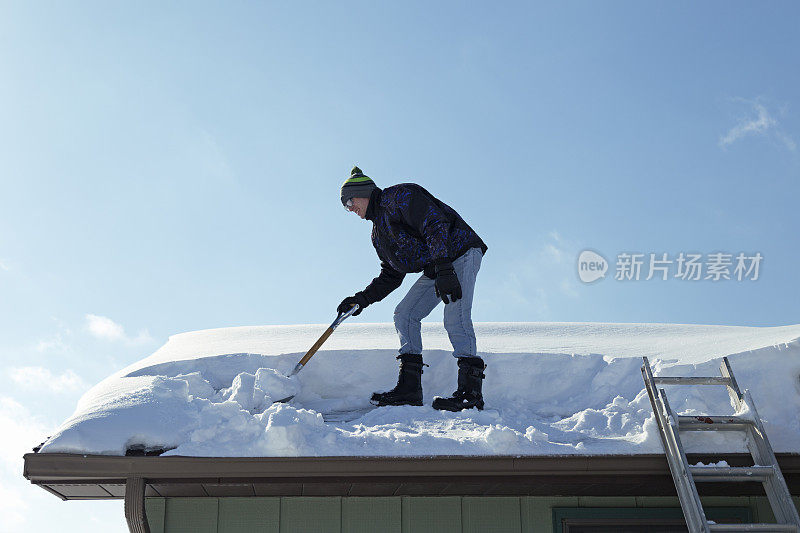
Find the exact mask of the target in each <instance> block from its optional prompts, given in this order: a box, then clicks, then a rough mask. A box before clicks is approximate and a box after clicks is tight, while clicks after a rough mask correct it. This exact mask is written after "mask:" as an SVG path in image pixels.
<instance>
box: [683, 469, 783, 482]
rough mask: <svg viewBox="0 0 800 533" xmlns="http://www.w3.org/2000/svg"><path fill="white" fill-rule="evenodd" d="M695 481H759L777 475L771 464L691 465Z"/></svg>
mask: <svg viewBox="0 0 800 533" xmlns="http://www.w3.org/2000/svg"><path fill="white" fill-rule="evenodd" d="M689 472H691V474H692V477H693V478H694V480H695V481H758V482H764V481H766V480H767V479H769V478H770V477H771V476H773V475H775V469H774V468H772V467H771V466H759V465H756V466H690V467H689Z"/></svg>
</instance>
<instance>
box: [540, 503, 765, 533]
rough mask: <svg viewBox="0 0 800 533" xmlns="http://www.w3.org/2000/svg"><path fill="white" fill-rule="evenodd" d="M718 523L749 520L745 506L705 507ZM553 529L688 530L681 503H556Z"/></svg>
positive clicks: (589, 532) (557, 532) (602, 532)
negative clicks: (631, 504) (562, 504)
mask: <svg viewBox="0 0 800 533" xmlns="http://www.w3.org/2000/svg"><path fill="white" fill-rule="evenodd" d="M705 513H706V517H707V518H708V519H709V520H713V521H715V522H717V523H719V524H742V523H745V524H746V523H750V522H752V516H751V512H750V509H749V508H747V507H708V508H706V509H705ZM553 532H554V533H687V532H688V529H687V527H686V521H685V520H684V518H683V512H682V511H681V509H680V507H677V508H676V507H556V508H554V509H553Z"/></svg>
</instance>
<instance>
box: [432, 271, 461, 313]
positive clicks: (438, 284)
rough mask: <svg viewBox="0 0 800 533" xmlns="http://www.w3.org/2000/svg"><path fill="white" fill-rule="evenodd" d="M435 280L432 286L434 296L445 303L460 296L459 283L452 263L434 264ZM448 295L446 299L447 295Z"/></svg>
mask: <svg viewBox="0 0 800 533" xmlns="http://www.w3.org/2000/svg"><path fill="white" fill-rule="evenodd" d="M435 271H436V281H435V284H434V288H435V290H436V296H438V297H439V298H441V299H442V301H443V302H444V303H445V304H448V303H450V302H455V301H456V300H458V299H459V298H461V283H459V282H458V276H456V271H455V270H453V263H442V264H441V265H436V267H435ZM448 296H449V297H450V300H449V301H448V299H447V297H448Z"/></svg>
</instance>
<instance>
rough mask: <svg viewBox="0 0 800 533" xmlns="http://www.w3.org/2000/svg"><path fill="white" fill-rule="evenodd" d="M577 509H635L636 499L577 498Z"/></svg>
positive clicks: (629, 497)
mask: <svg viewBox="0 0 800 533" xmlns="http://www.w3.org/2000/svg"><path fill="white" fill-rule="evenodd" d="M578 507H636V497H635V496H578Z"/></svg>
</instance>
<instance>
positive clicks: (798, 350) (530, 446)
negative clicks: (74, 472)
mask: <svg viewBox="0 0 800 533" xmlns="http://www.w3.org/2000/svg"><path fill="white" fill-rule="evenodd" d="M325 327H326V326H324V325H322V326H319V325H308V326H263V327H239V328H225V329H215V330H207V331H198V332H192V333H184V334H180V335H175V336H173V337H171V338H170V339H169V342H167V344H166V345H164V346H163V347H162V348H160V349H159V350H158V351H157V352H156V353H155V354H153V355H152V356H150V357H148V358H146V359H144V360H142V361H140V362H138V363H136V364H134V365H131V366H130V367H128V368H126V369H124V370H122V371H120V372H118V373H117V374H115V375H113V376H110V377H109V378H107V379H105V380H104V381H102V382H101V383H99V384H98V385H96V386H95V387H93V388H92V389H91V390H89V391H88V392H87V393H86V394H85V395H84V396H83V398H81V400H80V402H79V403H78V407H77V409H76V411H75V413H74V414H73V415H72V417H71V418H69V419H68V420H67V421H66V422H65V423H64V424H63V425H62V426H61V427H60V428H59V429H58V430H57V431H56V433H55V434H54V435H53V436H52V437H50V438H49V439H48V440H47V441H46V443H45V444H44V446H43V447H42V448H41V452H42V453H57V452H67V453H87V454H89V453H90V454H107V455H123V454H125V453H126V450H128V449H131V448H133V449H139V450H153V449H169V450H170V451H168V452H167V453H166V455H190V456H333V455H340V456H341V455H347V456H365V455H386V456H388V455H406V456H411V455H485V454H500V455H509V454H510V455H543V454H592V455H600V454H639V453H662V448H661V443H660V440H659V436H658V429H657V426H656V423H655V420H654V418H653V414H652V411H651V407H650V402H649V399H648V397H647V394H646V392H645V391H644V384H643V381H642V376H641V372H640V366H641V363H642V360H641V357H642V356H648V357H649V358H650V361H651V364H653V369H654V371H655V374H656V375H673V376H675V375H695V376H698V375H719V371H718V367H719V362H720V360H721V358H722V357H723V356H726V355H727V356H729V359H730V361H731V365H732V367H733V370H734V373H735V375H736V378H737V380H738V382H739V385H740V387H742V388H743V389H745V388H749V389H750V390H751V392H752V394H753V398H754V400H755V403H756V406H757V408H758V410H759V412H760V414H761V416H762V418H763V419H764V422H765V425H766V428H767V432H768V434H769V437H770V439H771V440H772V444H773V447H774V448H775V451H776V452H795V453H797V452H800V418H799V417H798V416H797V413H798V412H800V381H798V377H799V376H800V340H798V339H800V325H795V326H782V327H773V328H751V327H730V326H699V325H676V324H596V323H486V324H476V331H477V334H478V348H479V350H480V355H481V356H483V358H484V360H485V361H486V363H487V364H488V368H487V370H486V380H485V384H484V397H485V400H486V409H485V410H484V411H475V410H470V411H464V412H461V413H449V412H440V411H436V410H434V409H433V408H431V407H430V404H431V401H432V399H433V397H434V396H435V395H449V394H450V393H451V392H452V391H453V390H454V389H455V384H456V373H457V367H456V361H455V359H454V358H453V357H452V355H451V354H450V346H449V342H448V341H447V335H446V333H445V332H444V331H443V329H442V328H441V326H440V325H433V324H425V325H424V326H423V339H424V341H425V343H426V351H425V353H424V357H425V362H426V363H428V364H429V365H430V367H429V368H425V373H424V375H423V388H424V393H425V404H426V405H425V406H423V407H410V406H403V407H381V408H378V409H375V410H372V411H369V412H366V413H365V414H362V415H360V416H358V417H357V418H355V419H354V420H351V421H349V422H325V421H324V420H323V416H322V413H328V414H329V413H331V412H335V411H352V410H356V409H359V408H366V407H368V406H369V403H368V399H369V397H370V395H371V393H372V392H373V391H375V390H386V389H389V388H391V387H392V386H393V385H394V383H395V382H396V378H397V362H396V361H395V359H394V357H395V355H396V348H397V346H398V341H397V338H396V334H395V331H394V327H393V326H392V325H391V324H343V325H342V326H340V327H339V329H337V330H336V332H335V333H334V334H333V336H332V337H331V338H330V339H329V340H328V341H327V343H326V344H325V345H324V347H323V348H324V349H322V350H320V351H319V352H318V353H317V354H316V355H315V356H314V358H313V359H311V361H310V362H309V364H308V365H307V366H306V367H305V369H304V370H303V371H302V372H300V373H299V374H298V375H297V376H296V377H295V378H292V380H290V381H289V380H287V379H286V378H285V377H283V376H284V375H288V373H289V372H290V371H291V369H292V368H293V367H294V365H295V364H296V363H297V361H299V359H300V358H301V357H302V356H303V355H304V353H305V352H306V350H307V349H308V348H309V347H310V346H311V345H312V344H313V343H314V341H315V340H316V339H317V337H318V336H319V335H320V334H321V333H322V332H323V331H324V330H325ZM293 393H296V396H295V398H294V399H293V400H292V401H291V402H290V403H289V404H283V403H273V402H274V401H275V400H277V399H280V398H283V397H285V396H288V395H290V394H293ZM668 394H669V397H670V403H671V405H672V407H673V409H674V410H675V411H678V412H682V413H688V414H700V413H703V414H719V415H722V414H730V413H732V412H733V408H732V407H731V404H730V400H729V398H728V396H727V393H726V392H725V388H724V387H703V388H700V387H685V386H684V387H670V388H669V390H668ZM684 444H685V445H686V447H687V449H688V451H693V450H694V449H697V451H708V450H712V449H722V450H725V451H744V447H743V442H742V440H741V438H740V437H739V436H738V435H735V434H731V433H729V432H728V433H726V434H720V433H714V434H707V433H705V432H702V433H698V434H696V435H695V434H689V435H687V436H686V438H685V439H684Z"/></svg>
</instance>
